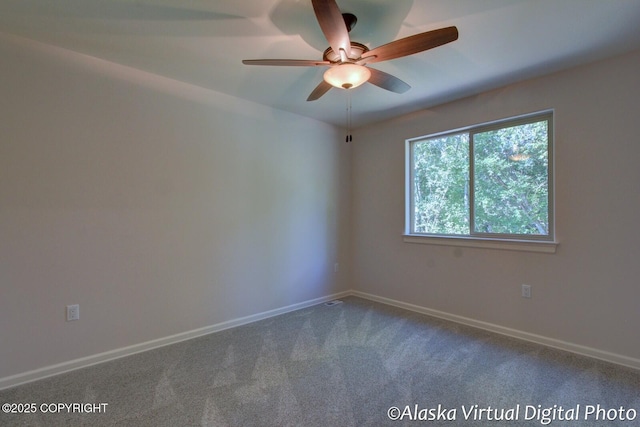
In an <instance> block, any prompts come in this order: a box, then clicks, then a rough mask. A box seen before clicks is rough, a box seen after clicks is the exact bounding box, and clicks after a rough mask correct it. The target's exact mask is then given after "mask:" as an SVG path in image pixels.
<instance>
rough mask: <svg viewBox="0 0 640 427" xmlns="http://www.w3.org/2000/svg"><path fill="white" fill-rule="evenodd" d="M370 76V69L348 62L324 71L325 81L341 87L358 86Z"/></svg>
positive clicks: (350, 87)
mask: <svg viewBox="0 0 640 427" xmlns="http://www.w3.org/2000/svg"><path fill="white" fill-rule="evenodd" d="M370 77H371V71H369V69H368V68H367V67H365V66H363V65H358V64H350V63H347V64H340V65H336V66H334V67H331V68H329V69H328V70H327V71H325V73H324V81H325V82H327V83H329V84H330V85H331V86H334V87H337V88H342V89H353V88H354V87H358V86H360V85H361V84H363V83H364V82H366V81H367V80H369V78H370Z"/></svg>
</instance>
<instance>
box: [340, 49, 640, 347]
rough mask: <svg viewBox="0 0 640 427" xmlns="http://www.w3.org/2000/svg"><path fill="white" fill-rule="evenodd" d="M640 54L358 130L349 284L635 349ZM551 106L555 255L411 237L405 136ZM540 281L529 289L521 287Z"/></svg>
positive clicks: (639, 279) (579, 340)
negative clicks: (406, 239) (407, 236)
mask: <svg viewBox="0 0 640 427" xmlns="http://www.w3.org/2000/svg"><path fill="white" fill-rule="evenodd" d="M638 75H640V52H636V53H634V54H630V55H626V56H623V57H619V58H615V59H612V60H608V61H604V62H599V63H595V64H592V65H589V66H584V67H580V68H575V69H572V70H569V71H566V72H562V73H559V74H554V75H550V76H547V77H543V78H539V79H536V80H530V81H526V82H523V83H520V84H515V85H510V86H507V87H504V88H502V89H499V90H494V91H491V92H488V93H484V94H481V95H478V96H475V97H472V98H467V99H464V100H461V101H458V102H454V103H450V104H446V105H442V106H439V107H435V108H432V109H428V110H425V111H421V112H419V113H416V114H412V115H409V116H404V117H401V118H399V119H396V120H392V121H388V122H384V123H379V124H378V125H376V126H371V127H367V128H366V129H363V130H360V131H359V132H358V133H357V144H354V152H353V159H354V162H353V172H352V173H353V185H354V187H353V195H354V205H353V216H354V229H353V242H352V245H353V250H354V255H353V266H354V269H353V275H354V283H353V285H354V288H355V289H357V290H359V291H362V292H366V293H369V294H373V295H377V296H380V297H385V298H390V299H393V300H397V301H401V302H406V303H412V304H416V305H418V306H421V307H426V308H430V309H433V310H439V311H442V312H445V313H450V314H453V315H456V316H462V317H466V318H469V319H474V320H477V321H481V322H488V323H490V324H494V325H500V326H501V327H505V328H512V329H515V330H518V331H524V332H526V333H529V334H538V335H541V336H544V337H547V338H551V339H555V340H560V341H564V342H567V343H572V344H576V345H578V346H585V347H589V348H594V349H598V350H600V351H603V352H611V353H614V354H616V355H622V356H625V357H629V358H634V359H636V360H637V359H639V358H640V339H638V325H639V324H640V309H639V306H638V301H640V260H639V257H640V226H639V222H638V219H639V218H640V164H639V161H640V137H639V132H638V125H639V121H638V117H639V116H638V111H639V110H638V101H639V100H640V84H638ZM549 108H553V109H555V144H556V146H555V160H556V172H555V177H556V228H557V238H558V240H559V241H560V245H559V247H558V251H557V253H556V254H554V255H548V254H536V253H525V252H508V251H502V250H491V249H470V248H453V247H443V246H428V245H417V244H409V243H403V240H402V233H403V227H404V155H405V154H404V140H405V139H406V138H411V137H416V136H420V135H426V134H430V133H434V132H438V131H445V130H448V129H455V128H459V127H463V126H467V125H473V124H477V123H482V122H487V121H491V120H495V119H500V118H505V117H510V116H515V115H519V114H524V113H529V112H534V111H539V110H544V109H549ZM522 283H527V284H530V285H531V286H532V293H533V298H531V299H530V300H527V299H523V298H521V296H520V285H521V284H522Z"/></svg>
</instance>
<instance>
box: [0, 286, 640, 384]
mask: <svg viewBox="0 0 640 427" xmlns="http://www.w3.org/2000/svg"><path fill="white" fill-rule="evenodd" d="M347 296H356V297H360V298H364V299H367V300H371V301H375V302H379V303H382V304H387V305H391V306H394V307H399V308H403V309H405V310H409V311H413V312H417V313H422V314H426V315H429V316H433V317H437V318H440V319H444V320H449V321H451V322H455V323H460V324H463V325H468V326H472V327H474V328H478V329H483V330H486V331H490V332H495V333H498V334H501V335H506V336H509V337H513V338H517V339H521V340H524V341H529V342H533V343H536V344H541V345H544V346H547V347H553V348H557V349H560V350H564V351H568V352H571V353H575V354H580V355H583V356H587V357H592V358H595V359H599V360H603V361H606V362H610V363H615V364H617V365H622V366H626V367H629V368H632V369H637V370H640V359H636V358H632V357H627V356H623V355H620V354H616V353H611V352H608V351H603V350H598V349H595V348H591V347H585V346H582V345H578V344H573V343H570V342H566V341H561V340H557V339H554V338H548V337H544V336H542V335H536V334H532V333H529V332H524V331H519V330H517V329H512V328H507V327H504V326H500V325H496V324H493V323H488V322H483V321H480V320H475V319H470V318H468V317H463V316H458V315H456V314H450V313H446V312H443V311H439V310H434V309H431V308H426V307H421V306H418V305H415V304H410V303H406V302H402V301H397V300H394V299H390V298H385V297H380V296H377V295H373V294H369V293H366V292H360V291H345V292H340V293H337V294H333V295H328V296H326V297H321V298H316V299H313V300H309V301H304V302H301V303H297V304H292V305H289V306H286V307H282V308H278V309H274V310H269V311H265V312H262V313H258V314H253V315H251V316H246V317H241V318H238V319H232V320H228V321H225V322H221V323H218V324H215V325H211V326H206V327H204V328H199V329H194V330H192V331H187V332H182V333H179V334H175V335H171V336H168V337H164V338H159V339H156V340H151V341H146V342H143V343H140V344H135V345H131V346H128V347H122V348H119V349H115V350H110V351H107V352H104V353H99V354H95V355H92V356H88V357H82V358H79V359H74V360H70V361H68V362H63V363H59V364H56V365H50V366H45V367H43V368H40V369H35V370H33V371H28V372H24V373H20V374H16V375H12V376H9V377H4V378H0V390H3V389H6V388H9V387H14V386H17V385H20V384H25V383H28V382H32V381H36V380H41V379H44V378H47V377H51V376H54V375H58V374H62V373H65V372H69V371H73V370H76V369H81V368H86V367H88V366H92V365H96V364H98V363H102V362H107V361H110V360H115V359H119V358H121V357H126V356H131V355H133V354H136V353H141V352H143V351H147V350H152V349H155V348H159V347H164V346H166V345H170V344H176V343H179V342H181V341H186V340H189V339H192V338H197V337H200V336H203V335H208V334H211V333H214V332H219V331H223V330H225V329H230V328H234V327H237V326H242V325H246V324H248V323H253V322H257V321H259V320H263V319H267V318H270V317H274V316H278V315H280V314H285V313H288V312H291V311H295V310H300V309H303V308H307V307H311V306H313V305H317V304H321V303H323V302H326V301H331V300H334V299H339V298H344V297H347Z"/></svg>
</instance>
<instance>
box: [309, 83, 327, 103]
mask: <svg viewBox="0 0 640 427" xmlns="http://www.w3.org/2000/svg"><path fill="white" fill-rule="evenodd" d="M332 87H333V86H331V85H330V84H329V83H327V82H325V81H324V80H323V81H321V82H320V84H319V85H318V86H316V88H315V89H314V90H313V92H311V94H310V95H309V97H308V98H307V101H315V100H316V99H318V98H320V97H321V96H322V95H324V94H325V93H327V92H328V91H329V89H331V88H332Z"/></svg>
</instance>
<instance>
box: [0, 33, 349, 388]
mask: <svg viewBox="0 0 640 427" xmlns="http://www.w3.org/2000/svg"><path fill="white" fill-rule="evenodd" d="M0 58H2V60H1V61H0V81H1V82H2V91H1V92H2V95H1V96H0V117H1V119H0V342H1V344H0V379H1V378H3V377H8V376H12V375H16V374H20V373H23V372H26V371H30V370H33V369H38V368H42V367H45V366H49V365H54V364H57V363H62V362H67V361H70V360H74V359H77V358H82V357H87V356H91V355H95V354H98V353H101V352H106V351H111V350H114V349H118V348H121V347H126V346H131V345H135V344H138V343H141V342H146V341H149V340H154V339H158V338H162V337H167V336H170V335H172V334H179V333H181V332H184V331H190V330H194V329H197V328H202V327H206V326H209V325H214V324H218V323H220V322H224V321H228V320H230V319H238V318H240V317H243V316H248V315H253V314H256V313H261V312H265V311H268V310H272V309H277V308H282V307H286V306H289V305H293V304H296V303H300V302H304V301H309V300H312V299H315V298H319V297H324V296H327V295H330V294H332V293H335V292H339V291H344V290H346V289H348V282H347V280H346V277H347V266H348V262H347V259H345V257H346V256H348V255H349V250H348V246H347V244H348V242H347V238H346V236H347V235H348V224H347V221H348V220H349V204H350V199H349V188H350V184H349V165H350V148H349V146H347V145H345V144H344V140H343V136H342V134H341V133H338V132H337V131H336V130H335V129H334V128H333V127H332V126H329V125H326V124H323V123H320V122H317V121H314V120H310V119H307V118H303V117H300V116H296V115H292V114H288V113H283V112H280V111H277V110H273V109H270V108H266V107H262V106H259V105H257V104H252V103H249V102H244V101H241V100H239V99H236V98H232V97H229V96H225V95H222V94H219V93H215V92H210V91H206V90H202V89H199V88H194V87H192V86H188V85H184V84H181V83H178V82H175V81H171V80H168V79H162V78H159V77H157V76H153V75H148V74H144V73H141V72H138V71H136V70H132V69H129V68H125V67H119V66H115V65H114V64H110V63H107V62H104V61H99V60H95V59H92V58H88V57H84V56H82V55H77V54H72V53H70V52H65V51H62V50H57V49H53V48H49V47H46V46H43V45H38V44H35V43H31V42H28V41H25V40H20V39H17V38H9V37H5V36H2V37H0ZM335 262H340V264H341V269H340V272H339V273H338V274H334V263H335ZM67 304H80V320H79V321H77V322H66V321H65V306H66V305H67Z"/></svg>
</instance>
